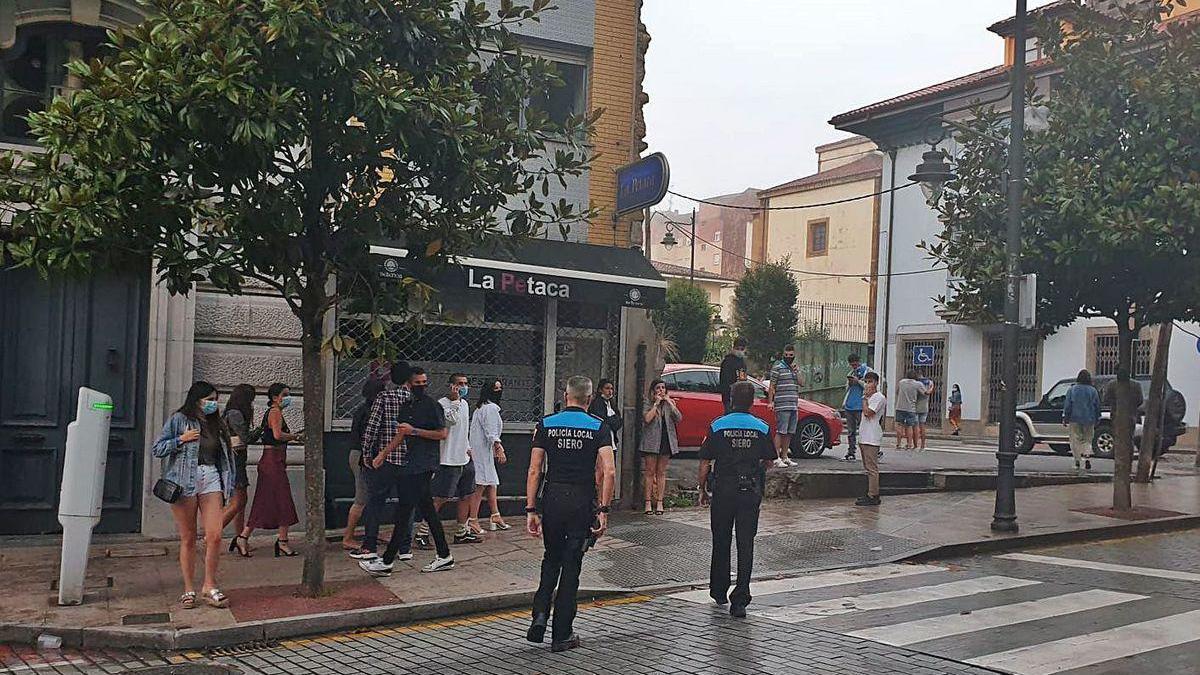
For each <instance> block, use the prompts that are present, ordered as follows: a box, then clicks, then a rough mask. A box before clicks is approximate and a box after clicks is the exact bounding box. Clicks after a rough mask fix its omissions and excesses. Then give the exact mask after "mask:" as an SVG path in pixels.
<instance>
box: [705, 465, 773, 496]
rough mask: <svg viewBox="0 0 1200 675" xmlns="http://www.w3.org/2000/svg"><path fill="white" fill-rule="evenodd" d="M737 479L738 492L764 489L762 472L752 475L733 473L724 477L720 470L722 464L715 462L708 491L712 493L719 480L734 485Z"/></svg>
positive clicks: (709, 476)
mask: <svg viewBox="0 0 1200 675" xmlns="http://www.w3.org/2000/svg"><path fill="white" fill-rule="evenodd" d="M735 480H736V481H737V490H738V492H753V491H761V490H762V474H761V473H760V472H755V473H754V474H750V475H742V474H736V475H735V474H731V475H729V476H728V477H723V476H722V475H721V472H720V466H719V465H717V464H714V465H713V470H712V473H710V474H709V475H708V481H709V485H708V491H709V492H710V493H711V492H713V488H714V487H716V485H717V483H718V482H720V483H722V484H724V483H726V482H727V483H729V484H731V485H732V484H733V483H734V481H735Z"/></svg>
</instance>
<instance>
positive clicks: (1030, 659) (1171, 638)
mask: <svg viewBox="0 0 1200 675" xmlns="http://www.w3.org/2000/svg"><path fill="white" fill-rule="evenodd" d="M1198 639H1200V610H1197V611H1194V612H1185V613H1183V614H1176V615H1174V616H1164V617H1162V618H1161V619H1154V620H1152V621H1142V622H1140V623H1134V624H1129V625H1125V626H1120V627H1118V628H1112V629H1109V630H1103V631H1098V632H1095V633H1087V634H1085V635H1077V636H1075V637H1069V638H1064V639H1062V640H1054V641H1053V642H1046V643H1042V644H1036V645H1029V646H1027V647H1020V648H1018V649H1010V650H1008V651H1005V652H999V653H996V654H988V655H986V656H979V657H976V658H972V659H967V663H972V664H975V665H977V666H984V667H986V668H996V669H998V670H1005V671H1009V672H1013V673H1020V674H1021V675H1051V674H1052V673H1061V672H1062V671H1064V670H1072V669H1075V668H1083V667H1085V666H1092V665H1096V664H1098V663H1105V662H1107V661H1112V660H1113V659H1121V658H1126V657H1129V656H1136V655H1138V654H1144V653H1146V652H1149V651H1152V650H1155V649H1163V648H1165V647H1173V646H1175V645H1182V644H1187V643H1188V642H1194V641H1196V640H1198ZM1129 672H1131V673H1132V672H1142V671H1140V670H1130V671H1129Z"/></svg>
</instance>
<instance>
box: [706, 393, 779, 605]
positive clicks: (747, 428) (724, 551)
mask: <svg viewBox="0 0 1200 675" xmlns="http://www.w3.org/2000/svg"><path fill="white" fill-rule="evenodd" d="M730 402H731V403H732V405H733V412H731V413H729V414H728V415H725V416H723V417H718V418H717V419H716V420H714V421H713V423H712V426H711V427H710V428H709V431H708V437H707V438H705V439H704V445H702V446H701V447H700V502H701V504H707V503H708V502H709V501H710V500H711V502H712V509H711V511H710V512H709V522H710V524H711V529H712V540H713V545H712V564H711V566H710V567H709V584H708V587H709V590H708V592H709V595H711V596H712V598H713V600H715V601H716V602H717V604H718V605H724V604H725V603H727V602H728V603H730V607H729V613H730V614H732V615H733V616H736V617H744V616H746V605H748V604H750V573H751V571H752V570H753V567H754V535H755V534H757V533H758V509H759V506H761V504H762V496H763V487H764V485H765V483H766V466H767V463H768V462H770V461H772V460H774V459H775V448H774V446H773V445H772V443H771V428H770V427H769V426H768V425H767V423H766V422H764V421H762V420H760V419H758V418H757V417H755V416H754V415H751V414H750V406H751V405H752V404H753V403H754V385H752V384H750V383H749V382H735V383H734V385H733V387H732V389H731V391H730ZM714 462H715V463H716V468H715V470H714V469H713V463H714ZM710 472H711V473H712V477H713V481H712V494H711V497H710V495H709V492H708V483H709V475H710ZM735 525H736V527H737V557H738V568H737V586H736V587H734V589H733V595H726V594H727V593H728V591H729V545H730V543H731V539H732V538H733V530H734V526H735Z"/></svg>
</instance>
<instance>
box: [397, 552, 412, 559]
mask: <svg viewBox="0 0 1200 675" xmlns="http://www.w3.org/2000/svg"><path fill="white" fill-rule="evenodd" d="M396 560H412V553H397V554H396Z"/></svg>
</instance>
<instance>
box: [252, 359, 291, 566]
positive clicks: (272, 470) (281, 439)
mask: <svg viewBox="0 0 1200 675" xmlns="http://www.w3.org/2000/svg"><path fill="white" fill-rule="evenodd" d="M289 393H290V392H289V391H288V386H287V385H286V384H283V383H281V382H276V383H275V384H272V385H271V387H270V388H269V389H267V400H268V407H267V413H266V415H265V416H264V417H263V423H262V426H263V434H262V442H263V454H262V459H260V460H258V482H257V483H256V484H255V487H254V504H253V505H252V506H251V507H250V517H249V518H248V519H247V520H246V529H244V530H242V534H241V538H242V539H243V540H246V539H247V538H249V537H250V533H251V532H253V531H254V530H256V529H262V530H278V531H279V535H278V538H276V539H275V557H276V558H278V557H279V556H293V555H296V552H295V551H293V550H292V548H291V547H290V546H289V545H288V528H289V527H291V526H292V525H295V524H296V523H298V522H300V519H299V518H297V517H296V505H295V504H294V503H293V502H292V486H291V484H290V483H289V482H288V477H287V444H288V443H290V442H291V441H295V440H299V439H300V437H301V436H302V435H303V434H302V433H301V434H293V433H291V432H289V431H288V426H287V422H286V421H285V420H284V419H283V409H284V408H286V407H288V406H289V405H291V403H292V397H291V396H289Z"/></svg>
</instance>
